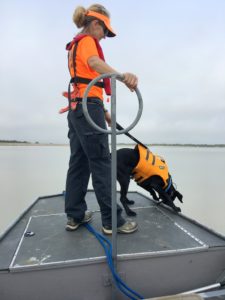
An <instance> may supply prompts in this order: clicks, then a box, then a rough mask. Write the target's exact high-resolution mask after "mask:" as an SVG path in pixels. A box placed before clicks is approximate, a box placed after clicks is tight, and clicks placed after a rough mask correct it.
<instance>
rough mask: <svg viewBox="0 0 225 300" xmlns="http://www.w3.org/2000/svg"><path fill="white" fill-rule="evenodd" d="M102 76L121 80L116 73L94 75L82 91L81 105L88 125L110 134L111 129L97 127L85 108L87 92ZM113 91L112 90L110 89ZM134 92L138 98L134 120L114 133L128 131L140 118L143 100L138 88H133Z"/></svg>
mask: <svg viewBox="0 0 225 300" xmlns="http://www.w3.org/2000/svg"><path fill="white" fill-rule="evenodd" d="M103 78H115V79H118V80H123V77H122V76H121V75H118V74H116V73H107V74H103V75H100V76H98V77H96V78H95V79H93V80H92V81H91V82H90V83H89V84H88V86H87V88H86V90H85V93H84V97H83V101H82V107H83V112H84V116H85V118H86V119H87V121H88V122H89V124H90V125H92V126H93V127H94V128H95V129H96V130H98V131H100V132H103V133H108V134H112V130H107V129H104V128H101V127H99V126H98V125H97V124H96V123H95V122H94V121H93V120H92V119H91V117H90V115H89V113H88V109H87V96H88V93H89V91H90V89H91V87H92V86H93V85H94V84H95V83H96V82H98V81H99V80H101V79H103ZM112 92H113V91H112ZM135 93H136V95H137V98H138V102H139V108H138V113H137V115H136V118H135V119H134V121H133V122H132V123H131V125H130V126H128V127H127V128H125V129H123V130H118V131H117V130H116V134H117V135H118V134H123V133H126V132H128V131H130V130H131V129H132V128H134V126H135V125H136V124H137V123H138V121H139V120H140V118H141V115H142V111H143V100H142V97H141V93H140V91H139V89H138V88H136V89H135Z"/></svg>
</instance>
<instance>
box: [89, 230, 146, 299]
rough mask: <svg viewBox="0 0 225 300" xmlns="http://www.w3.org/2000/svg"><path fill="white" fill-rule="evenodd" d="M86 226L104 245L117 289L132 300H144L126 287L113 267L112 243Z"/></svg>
mask: <svg viewBox="0 0 225 300" xmlns="http://www.w3.org/2000/svg"><path fill="white" fill-rule="evenodd" d="M84 226H85V227H86V228H87V229H88V230H89V231H90V232H91V233H92V234H93V235H94V236H95V237H96V238H97V240H98V241H99V243H100V244H101V245H102V247H103V249H104V251H105V254H106V259H107V263H108V265H109V268H110V270H111V273H112V275H113V280H114V282H115V284H116V286H117V288H118V289H119V290H120V291H121V292H122V293H123V294H125V295H126V296H127V297H128V298H129V299H132V300H139V299H144V297H142V296H141V295H140V294H138V293H137V292H135V291H134V290H132V289H131V288H130V287H128V286H127V285H126V283H125V282H124V281H123V280H122V279H121V278H120V277H119V275H118V274H117V273H116V271H115V268H114V265H113V259H112V244H111V242H110V241H109V240H108V239H107V238H105V237H104V236H103V235H102V234H100V233H99V232H97V231H96V230H95V229H94V228H93V227H92V226H91V225H90V224H84Z"/></svg>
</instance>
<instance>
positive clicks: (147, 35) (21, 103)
mask: <svg viewBox="0 0 225 300" xmlns="http://www.w3.org/2000/svg"><path fill="white" fill-rule="evenodd" d="M95 2H96V1H79V2H78V1H72V0H66V1H59V0H54V1H53V0H47V1H46V0H39V1H30V0H1V2H0V36H1V46H0V66H1V68H0V103H1V111H0V139H18V140H28V141H40V142H59V143H67V119H66V114H64V115H59V114H58V110H59V109H60V108H61V107H63V106H64V105H66V100H65V98H63V97H62V96H61V92H62V91H64V90H66V89H67V84H68V80H69V73H68V69H67V53H66V51H65V44H66V43H67V42H68V41H70V40H71V39H72V38H73V36H74V34H75V33H76V32H77V30H76V27H75V26H74V24H73V23H72V14H73V11H74V8H75V7H76V6H77V5H80V4H81V5H83V6H85V7H88V6H89V5H90V4H93V3H95ZM99 3H101V4H103V5H105V6H106V8H108V10H109V11H110V12H111V20H112V21H111V22H112V26H113V28H114V30H115V31H116V32H117V37H115V38H112V39H106V40H103V41H102V42H101V44H102V47H103V50H104V54H105V57H106V60H107V62H108V63H109V64H110V65H112V66H113V67H114V68H115V69H117V70H118V71H120V72H126V71H130V72H133V73H135V74H137V75H138V77H139V89H140V91H141V94H142V97H143V101H144V111H143V115H142V118H141V120H140V122H139V123H138V125H137V126H136V127H135V129H133V130H132V131H131V134H133V135H134V136H136V137H137V138H139V139H140V140H142V141H143V142H144V143H162V142H165V143H225V1H224V0H142V1H139V2H137V1H136V0H129V1H128V0H123V1H115V0H108V1H99ZM117 103H118V104H117V113H118V114H117V118H118V122H119V123H120V124H121V125H123V126H128V125H129V124H130V123H131V122H132V120H133V118H134V116H135V114H136V110H137V99H136V96H135V94H133V93H130V91H129V90H128V89H126V88H125V87H123V86H121V85H119V86H118V94H117ZM106 105H108V104H106ZM118 141H119V142H122V141H124V142H130V140H129V139H128V138H126V137H124V136H120V137H119V138H118Z"/></svg>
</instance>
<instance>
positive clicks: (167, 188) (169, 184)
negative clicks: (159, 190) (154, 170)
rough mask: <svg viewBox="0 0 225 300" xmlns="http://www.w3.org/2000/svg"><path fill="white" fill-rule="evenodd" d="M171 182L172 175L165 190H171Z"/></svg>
mask: <svg viewBox="0 0 225 300" xmlns="http://www.w3.org/2000/svg"><path fill="white" fill-rule="evenodd" d="M171 184H172V177H171V176H170V177H169V183H168V185H167V187H166V188H165V192H168V190H169V189H170V187H171Z"/></svg>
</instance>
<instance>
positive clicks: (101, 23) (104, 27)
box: [99, 21, 109, 36]
mask: <svg viewBox="0 0 225 300" xmlns="http://www.w3.org/2000/svg"><path fill="white" fill-rule="evenodd" d="M99 24H100V25H101V26H102V29H103V32H104V36H107V35H108V33H109V30H108V28H107V27H106V26H105V23H104V22H102V21H99Z"/></svg>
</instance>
